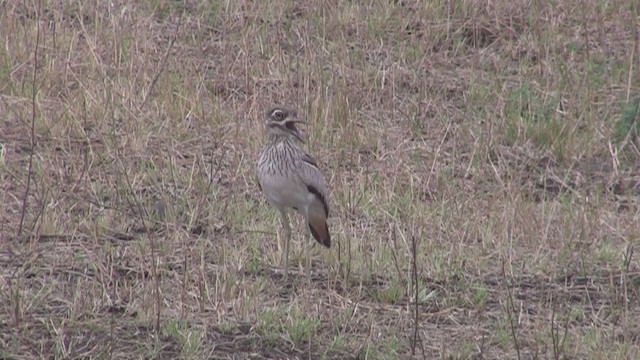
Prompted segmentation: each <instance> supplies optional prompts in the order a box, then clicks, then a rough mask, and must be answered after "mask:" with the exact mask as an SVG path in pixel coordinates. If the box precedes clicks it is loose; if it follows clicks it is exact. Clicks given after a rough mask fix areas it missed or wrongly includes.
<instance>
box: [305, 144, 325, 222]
mask: <svg viewBox="0 0 640 360" xmlns="http://www.w3.org/2000/svg"><path fill="white" fill-rule="evenodd" d="M301 167H302V168H301V170H302V171H300V180H302V183H303V184H304V185H305V186H306V187H307V190H308V191H309V192H310V193H312V194H314V195H315V196H316V197H317V198H318V200H319V201H320V202H321V204H322V208H323V210H324V215H325V217H329V196H328V193H327V185H326V183H325V181H324V176H322V172H320V169H319V168H318V164H317V163H316V161H315V160H314V159H313V157H312V156H311V155H309V154H306V153H305V154H304V156H303V157H302V166H301Z"/></svg>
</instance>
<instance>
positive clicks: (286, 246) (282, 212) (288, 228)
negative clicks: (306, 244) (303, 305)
mask: <svg viewBox="0 0 640 360" xmlns="http://www.w3.org/2000/svg"><path fill="white" fill-rule="evenodd" d="M279 210H280V216H281V217H282V227H283V228H284V233H285V235H284V236H285V240H284V281H285V282H286V281H287V278H288V276H289V242H290V241H291V224H289V216H287V212H286V210H285V209H279Z"/></svg>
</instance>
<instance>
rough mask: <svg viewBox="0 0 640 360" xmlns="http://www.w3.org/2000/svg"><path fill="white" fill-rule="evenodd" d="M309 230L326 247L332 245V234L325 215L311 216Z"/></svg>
mask: <svg viewBox="0 0 640 360" xmlns="http://www.w3.org/2000/svg"><path fill="white" fill-rule="evenodd" d="M309 230H311V235H313V238H314V239H316V241H318V242H319V243H320V244H322V245H323V246H325V247H328V248H330V247H331V234H329V226H328V225H327V219H326V218H325V217H310V218H309Z"/></svg>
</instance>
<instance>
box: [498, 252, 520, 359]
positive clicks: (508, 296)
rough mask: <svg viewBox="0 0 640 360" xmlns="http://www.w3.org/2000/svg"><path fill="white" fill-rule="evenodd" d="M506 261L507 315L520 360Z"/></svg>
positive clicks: (503, 268) (503, 273) (504, 277)
mask: <svg viewBox="0 0 640 360" xmlns="http://www.w3.org/2000/svg"><path fill="white" fill-rule="evenodd" d="M505 267H506V265H505V261H504V259H503V260H502V277H503V279H504V283H505V287H506V289H507V315H508V316H509V326H510V327H511V337H512V338H513V344H514V346H515V348H516V353H517V354H518V360H520V345H519V343H518V334H517V332H516V326H515V324H514V323H513V322H514V320H513V314H512V312H513V313H515V306H514V305H513V303H514V301H513V294H512V293H511V287H510V285H509V279H507V271H506V269H505Z"/></svg>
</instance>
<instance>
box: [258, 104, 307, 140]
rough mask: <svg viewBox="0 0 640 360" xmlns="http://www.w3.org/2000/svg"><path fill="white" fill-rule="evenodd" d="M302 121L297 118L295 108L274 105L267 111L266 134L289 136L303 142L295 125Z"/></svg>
mask: <svg viewBox="0 0 640 360" xmlns="http://www.w3.org/2000/svg"><path fill="white" fill-rule="evenodd" d="M304 123H305V122H304V121H302V120H300V119H298V112H297V111H296V110H295V109H292V108H288V107H285V106H276V107H274V108H272V109H271V110H269V112H268V113H267V120H266V127H267V133H268V134H273V135H277V136H289V137H293V138H294V139H296V140H299V141H300V142H304V139H303V137H302V135H301V134H300V132H299V131H298V128H297V127H296V124H304Z"/></svg>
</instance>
